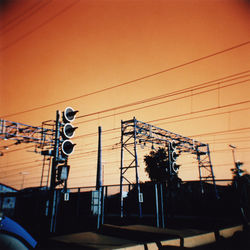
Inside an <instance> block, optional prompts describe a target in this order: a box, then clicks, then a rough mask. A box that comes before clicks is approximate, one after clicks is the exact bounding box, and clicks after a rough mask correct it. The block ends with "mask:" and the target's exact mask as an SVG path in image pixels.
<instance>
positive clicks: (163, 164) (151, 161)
mask: <svg viewBox="0 0 250 250" xmlns="http://www.w3.org/2000/svg"><path fill="white" fill-rule="evenodd" d="M144 162H145V164H146V168H145V171H146V173H147V174H148V176H149V178H150V180H151V181H155V182H162V181H166V182H167V183H168V184H170V183H171V184H174V183H175V184H177V183H180V182H181V179H179V178H178V173H177V171H176V172H175V171H173V170H170V164H169V158H168V154H167V152H166V150H165V148H159V149H158V150H157V151H151V152H150V153H149V155H145V156H144ZM176 166H177V168H178V167H179V166H178V165H176Z"/></svg>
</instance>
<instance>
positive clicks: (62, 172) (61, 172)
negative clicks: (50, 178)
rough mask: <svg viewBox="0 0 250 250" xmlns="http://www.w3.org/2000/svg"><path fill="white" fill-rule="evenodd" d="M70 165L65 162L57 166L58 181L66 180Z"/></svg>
mask: <svg viewBox="0 0 250 250" xmlns="http://www.w3.org/2000/svg"><path fill="white" fill-rule="evenodd" d="M69 168H70V166H69V165H67V164H64V165H59V166H58V167H57V180H58V181H66V180H67V179H68V175H69Z"/></svg>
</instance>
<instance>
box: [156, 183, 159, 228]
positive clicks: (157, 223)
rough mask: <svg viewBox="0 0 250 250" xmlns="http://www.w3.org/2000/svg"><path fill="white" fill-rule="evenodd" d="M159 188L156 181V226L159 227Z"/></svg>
mask: <svg viewBox="0 0 250 250" xmlns="http://www.w3.org/2000/svg"><path fill="white" fill-rule="evenodd" d="M158 202H159V201H158V188H157V183H155V210H156V226H157V227H159V206H158Z"/></svg>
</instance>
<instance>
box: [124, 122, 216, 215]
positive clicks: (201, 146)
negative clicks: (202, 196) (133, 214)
mask: <svg viewBox="0 0 250 250" xmlns="http://www.w3.org/2000/svg"><path fill="white" fill-rule="evenodd" d="M172 142H174V143H175V144H176V145H177V146H176V149H177V150H178V153H182V152H187V153H191V154H194V155H196V157H197V161H198V169H199V178H200V183H201V192H202V193H204V185H203V182H204V181H211V182H212V183H213V184H214V188H215V194H216V196H218V194H217V190H216V184H215V177H214V173H213V167H212V163H211V157H210V151H209V145H208V144H205V143H202V142H199V141H196V140H193V139H191V138H188V137H185V136H182V135H179V134H176V133H173V132H170V131H168V130H165V129H162V128H158V127H156V126H153V125H151V124H148V123H144V122H141V121H138V120H136V118H134V119H132V120H128V121H121V168H120V193H121V217H123V182H124V181H126V182H127V183H132V182H131V181H130V180H129V178H128V176H127V175H126V173H127V171H128V170H129V169H131V168H134V169H135V180H136V181H135V184H136V187H137V192H138V207H139V215H140V216H141V203H140V184H139V176H138V157H137V144H142V143H152V144H157V145H160V146H163V147H167V146H168V145H169V143H172ZM125 153H127V155H128V158H129V160H128V164H126V165H125V164H124V162H125V160H124V158H125V157H124V155H125Z"/></svg>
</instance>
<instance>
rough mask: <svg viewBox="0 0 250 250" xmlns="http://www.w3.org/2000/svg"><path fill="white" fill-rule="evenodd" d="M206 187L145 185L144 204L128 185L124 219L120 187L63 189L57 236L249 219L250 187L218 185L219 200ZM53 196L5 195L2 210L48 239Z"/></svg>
mask: <svg viewBox="0 0 250 250" xmlns="http://www.w3.org/2000/svg"><path fill="white" fill-rule="evenodd" d="M223 184H224V185H223ZM225 184H226V185H225ZM203 188H204V191H205V192H204V193H202V192H201V186H200V182H199V181H186V182H183V183H181V184H180V185H177V186H168V185H167V184H166V183H153V182H146V183H141V184H140V190H141V196H140V201H139V200H138V193H137V188H136V186H135V185H132V184H131V185H124V186H123V190H124V192H123V204H124V206H123V210H124V213H123V217H122V218H121V201H120V185H109V186H103V187H101V188H100V190H98V191H96V190H95V187H82V188H72V189H70V193H69V195H67V194H66V195H65V194H64V193H63V191H62V190H60V189H58V190H57V191H56V193H57V195H56V198H57V202H56V213H55V219H56V223H55V233H56V234H65V233H72V232H80V231H81V232H82V231H94V230H97V229H98V228H100V227H101V225H102V224H103V223H108V224H123V225H124V224H137V223H140V224H146V225H152V226H157V227H177V226H180V225H181V226H183V227H184V226H186V227H191V228H193V227H194V226H196V227H201V228H209V227H213V226H218V225H227V224H232V223H238V222H242V221H244V220H245V219H246V220H248V219H249V211H250V210H249V207H250V204H249V199H248V196H249V193H250V189H249V185H245V186H244V188H242V187H237V188H236V187H235V186H234V185H231V182H230V180H222V181H217V186H216V189H217V191H218V194H219V199H218V197H216V195H215V189H214V185H213V184H211V183H203ZM49 192H50V191H49V190H47V189H45V188H29V189H25V190H22V191H19V192H16V193H2V194H0V208H1V210H2V211H3V212H4V214H5V215H6V216H9V217H11V218H13V219H14V220H16V221H17V222H19V223H20V224H21V225H22V226H23V227H24V228H25V229H27V230H28V231H29V232H30V233H31V234H32V235H34V236H35V237H44V236H46V235H47V234H48V233H49V232H50V228H49V225H50V219H49V212H48V210H49ZM139 202H140V207H141V214H140V211H139Z"/></svg>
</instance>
